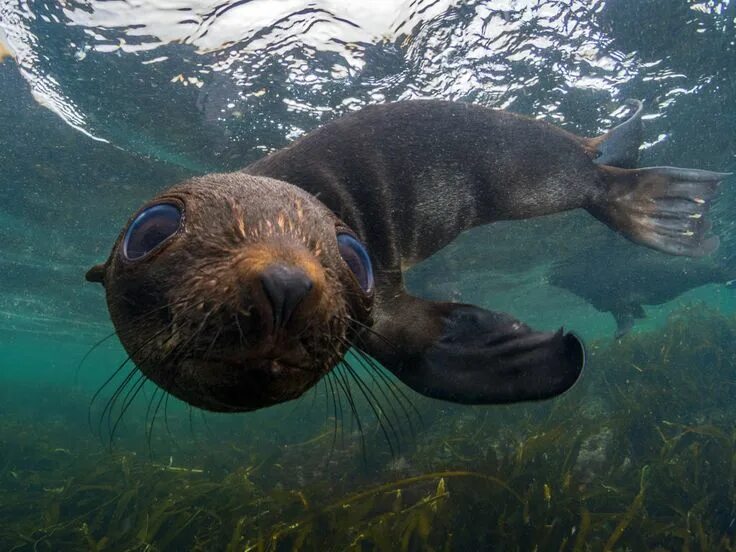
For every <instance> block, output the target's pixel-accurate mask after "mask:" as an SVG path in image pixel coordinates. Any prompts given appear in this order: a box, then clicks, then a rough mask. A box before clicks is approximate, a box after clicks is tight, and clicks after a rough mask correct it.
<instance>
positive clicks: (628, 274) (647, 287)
mask: <svg viewBox="0 0 736 552" xmlns="http://www.w3.org/2000/svg"><path fill="white" fill-rule="evenodd" d="M630 249H631V248H630V247H622V246H613V247H609V248H604V249H602V250H600V249H597V250H592V249H591V250H588V251H583V252H580V254H577V255H574V256H571V257H569V258H565V259H562V260H560V261H558V262H557V263H555V264H554V265H553V266H552V268H551V270H550V273H549V276H548V281H549V283H550V284H552V285H553V286H557V287H559V288H561V289H565V290H567V291H569V292H571V293H574V294H575V295H577V296H578V297H580V298H581V299H584V300H585V301H587V302H588V303H590V304H591V305H592V306H593V307H594V308H595V309H596V310H598V311H600V312H610V313H611V315H613V318H614V320H615V321H616V333H615V337H616V338H621V337H623V336H624V335H626V334H628V333H629V332H630V331H631V329H632V328H633V327H634V325H635V324H636V320H641V319H644V318H646V317H647V315H646V312H645V311H644V305H662V304H664V303H667V302H669V301H672V300H674V299H676V298H677V297H678V296H680V295H682V294H683V293H685V292H687V291H690V290H692V289H695V288H698V287H700V286H705V285H707V284H726V286H727V287H729V288H733V287H734V285H735V284H736V282H735V281H734V280H736V267H734V261H733V259H732V258H729V259H727V260H721V261H720V262H717V261H715V260H714V259H713V257H714V256H711V257H709V258H708V259H705V260H704V259H688V258H682V257H676V258H673V257H665V256H663V255H657V254H656V253H651V254H650V252H649V251H646V252H644V253H645V254H641V253H640V252H638V251H637V252H634V251H631V250H630ZM637 253H639V254H637ZM581 274H584V275H585V277H583V278H581V276H580V275H581Z"/></svg>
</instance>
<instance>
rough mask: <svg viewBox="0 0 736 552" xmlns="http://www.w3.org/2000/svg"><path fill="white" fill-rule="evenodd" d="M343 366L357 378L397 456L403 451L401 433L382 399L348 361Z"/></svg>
mask: <svg viewBox="0 0 736 552" xmlns="http://www.w3.org/2000/svg"><path fill="white" fill-rule="evenodd" d="M343 366H344V367H345V369H346V370H347V372H348V373H349V374H350V376H351V377H352V378H353V379H354V380H355V383H356V384H357V385H358V389H359V390H360V392H361V393H362V395H363V397H364V398H365V400H366V402H367V403H368V406H369V407H370V408H371V410H372V411H373V414H374V415H375V417H376V421H377V422H378V425H379V427H380V428H381V432H382V433H383V436H384V438H385V439H386V443H387V444H388V448H389V451H390V452H391V456H392V457H394V456H396V453H397V452H400V451H401V439H400V437H399V434H398V433H397V431H396V428H395V427H394V424H393V422H392V421H391V418H390V416H387V415H386V412H385V410H384V409H383V407H382V405H381V403H380V401H379V400H378V399H377V398H376V395H375V394H374V393H373V391H372V390H371V389H370V387H369V386H368V385H366V383H365V382H364V381H363V380H362V379H361V378H360V376H359V375H358V374H357V373H356V371H355V370H353V368H352V367H351V366H350V365H349V364H348V363H346V362H345V363H343ZM384 419H385V420H386V423H384V421H383V420H384ZM386 424H388V427H386ZM392 436H393V439H394V441H395V444H396V448H394V444H393V443H392V441H391V437H392Z"/></svg>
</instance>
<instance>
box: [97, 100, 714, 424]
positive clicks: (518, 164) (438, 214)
mask: <svg viewBox="0 0 736 552" xmlns="http://www.w3.org/2000/svg"><path fill="white" fill-rule="evenodd" d="M640 111H641V110H640V109H639V110H638V111H637V114H635V115H634V116H633V117H632V118H631V119H630V120H629V121H627V122H626V123H624V124H622V125H620V126H619V127H616V128H615V129H613V130H612V131H610V132H609V133H607V134H605V135H603V136H601V137H597V138H592V139H588V138H582V137H579V136H576V135H574V134H571V133H569V132H566V131H564V130H562V129H560V128H557V127H555V126H553V125H550V124H548V123H545V122H541V121H538V120H534V119H530V118H526V117H522V116H519V115H514V114H511V113H507V112H504V111H497V110H491V109H486V108H483V107H481V106H478V105H471V104H465V103H453V102H446V101H435V100H424V101H406V102H399V103H394V104H387V105H379V106H372V107H367V108H365V109H363V110H361V111H359V112H356V113H354V114H350V115H347V116H345V117H343V118H341V119H338V120H336V121H333V122H331V123H328V124H326V125H324V126H323V127H321V128H319V129H317V130H315V131H314V132H312V133H310V134H308V135H306V136H304V137H302V138H301V139H299V140H297V141H295V142H294V143H292V144H291V145H289V146H287V147H286V148H284V149H282V150H280V151H277V152H275V153H273V154H271V155H269V156H267V157H265V158H264V159H261V160H259V161H257V162H256V163H254V164H252V165H250V166H248V167H246V168H245V169H244V170H242V171H240V172H235V173H230V174H209V175H206V176H203V177H199V178H192V179H191V180H188V181H186V182H183V183H181V184H179V185H176V186H174V187H173V188H171V189H169V190H166V191H164V192H163V193H161V194H159V195H158V196H157V197H156V198H154V199H153V200H151V201H149V202H148V203H147V204H146V205H144V206H143V207H142V208H141V209H140V210H139V211H138V212H136V213H135V214H134V215H133V216H132V217H131V219H130V220H129V221H128V223H127V224H126V226H125V227H124V229H123V230H122V232H121V233H120V235H119V237H118V239H117V241H116V243H115V245H114V247H113V249H112V252H111V254H110V256H109V258H108V259H107V261H106V262H105V263H104V264H102V265H97V266H95V267H93V268H92V269H90V270H89V271H88V273H87V279H88V280H90V281H94V282H100V283H102V284H103V285H104V286H105V289H106V297H107V304H108V308H109V312H110V315H111V318H112V321H113V323H114V325H115V328H116V331H117V333H118V335H119V337H120V339H121V341H122V343H123V345H124V347H125V348H126V350H127V352H128V353H129V355H130V358H132V360H133V361H134V362H135V363H136V364H137V366H138V367H139V368H140V370H141V371H142V372H143V373H144V374H145V375H146V376H147V377H148V378H150V379H152V380H153V381H155V382H156V383H157V384H158V385H159V386H161V387H162V388H164V389H165V390H166V391H168V392H170V393H172V394H173V395H175V396H177V397H179V398H180V399H183V400H185V401H187V402H189V403H191V404H193V405H195V406H198V407H201V408H205V409H209V410H216V411H245V410H253V409H256V408H261V407H264V406H268V405H271V404H275V403H279V402H283V401H287V400H290V399H294V398H296V397H298V396H300V395H301V394H302V393H304V392H305V391H306V390H307V389H309V388H310V387H311V386H313V385H314V384H315V383H316V382H317V381H319V379H320V378H321V377H322V376H324V375H325V374H326V373H327V372H329V371H330V370H331V369H332V368H333V367H334V366H335V365H336V364H337V363H339V362H341V361H342V359H343V356H344V355H345V353H346V351H347V349H348V348H349V347H351V346H352V347H355V348H356V349H357V350H359V351H361V352H363V353H365V354H367V355H370V357H372V358H373V359H376V360H378V361H379V362H380V363H381V364H383V365H384V366H385V367H386V368H387V369H389V370H390V371H392V372H393V373H394V374H395V375H396V376H397V377H398V378H399V379H400V380H402V381H403V382H404V383H405V384H406V385H408V386H409V387H411V388H413V389H414V390H416V391H417V392H419V393H422V394H424V395H427V396H430V397H435V398H439V399H444V400H448V401H454V402H459V403H475V404H488V403H507V402H514V401H523V400H536V399H543V398H547V397H552V396H555V395H558V394H559V393H562V392H563V391H565V390H566V389H568V388H569V387H570V386H572V385H573V383H574V382H575V381H576V380H577V379H578V377H579V375H580V373H581V370H582V369H583V365H584V358H585V354H584V348H583V345H582V343H581V342H580V341H579V340H578V338H577V337H575V336H574V335H573V334H571V333H564V332H563V331H562V330H559V331H557V332H537V331H534V330H532V329H531V328H529V327H528V326H527V325H525V324H523V323H522V322H520V321H518V320H516V319H514V318H513V317H511V316H509V315H507V314H503V313H498V312H492V311H488V310H484V309H481V308H478V307H475V306H473V305H466V304H456V303H450V302H437V301H428V300H423V299H420V298H417V297H413V296H411V295H409V294H408V293H407V292H406V291H405V290H404V287H403V282H402V270H403V269H405V268H406V267H408V266H410V265H411V264H412V263H416V262H419V261H421V260H422V259H424V258H426V257H428V256H429V255H431V254H432V253H434V252H435V251H437V250H438V249H440V248H441V247H443V246H445V245H446V244H448V243H449V242H450V241H452V240H453V239H454V238H455V237H456V236H457V235H458V234H459V233H460V232H462V231H463V230H466V229H468V228H471V227H473V226H478V225H482V224H488V223H491V222H493V221H496V220H501V219H523V218H528V217H535V216H539V215H545V214H548V213H555V212H558V211H564V210H568V209H576V208H583V209H587V210H588V212H590V213H591V214H592V215H593V216H594V217H596V218H597V219H599V220H600V221H602V222H603V223H605V224H607V225H608V226H609V227H611V228H612V229H614V230H616V231H618V232H620V233H622V234H623V235H625V236H626V237H627V238H629V239H630V240H632V241H634V242H637V243H640V244H644V245H647V246H649V247H652V248H655V249H658V250H660V251H664V252H666V253H671V254H675V255H690V256H700V255H705V254H707V253H709V252H711V251H713V250H714V249H715V248H716V247H717V245H718V240H717V238H715V237H711V236H708V231H709V229H710V226H709V224H707V222H706V218H705V215H706V213H707V211H708V207H709V204H710V200H711V198H712V197H713V195H714V194H715V192H716V188H717V185H718V183H719V181H721V180H722V179H723V178H724V176H725V175H724V174H720V173H714V172H709V171H700V170H694V169H680V168H673V167H653V168H645V169H626V168H621V167H626V166H631V165H632V164H634V162H635V159H634V157H635V155H636V152H637V146H638V142H637V140H638V139H639V134H640V124H641V123H640V116H639V114H640ZM632 144H633V145H632ZM596 158H597V160H598V161H599V163H596V162H595V161H596ZM601 160H603V161H605V163H606V164H601V163H600V161H601Z"/></svg>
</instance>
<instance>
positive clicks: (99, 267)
mask: <svg viewBox="0 0 736 552" xmlns="http://www.w3.org/2000/svg"><path fill="white" fill-rule="evenodd" d="M84 277H85V278H86V279H87V281H88V282H96V283H98V284H102V285H103V286H104V285H105V265H104V264H96V265H95V266H93V267H92V268H90V269H89V270H88V271H87V274H85V275H84Z"/></svg>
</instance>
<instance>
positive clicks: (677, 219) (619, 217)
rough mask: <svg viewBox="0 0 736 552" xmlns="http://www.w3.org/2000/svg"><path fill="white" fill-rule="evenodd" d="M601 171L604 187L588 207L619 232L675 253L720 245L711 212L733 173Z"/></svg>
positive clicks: (696, 253) (654, 169) (699, 251)
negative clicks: (722, 183) (713, 233)
mask: <svg viewBox="0 0 736 552" xmlns="http://www.w3.org/2000/svg"><path fill="white" fill-rule="evenodd" d="M600 171H601V175H602V178H603V181H604V183H605V190H604V192H603V193H602V194H601V195H600V196H599V197H598V198H596V199H595V200H594V202H593V204H592V205H590V206H588V211H590V212H591V213H592V214H593V215H594V216H595V217H596V218H598V219H599V220H601V221H603V222H605V223H606V224H607V225H608V226H610V227H611V228H613V229H614V230H617V231H618V232H621V233H622V234H623V235H624V236H626V237H627V238H629V239H630V240H632V241H634V242H636V243H640V244H643V245H647V246H649V247H651V248H653V249H657V250H659V251H662V252H664V253H669V254H671V255H685V256H689V257H701V256H703V255H707V254H709V253H712V252H713V251H715V250H716V249H717V248H718V238H717V237H715V236H711V235H709V231H710V227H711V226H710V221H709V220H708V218H707V216H706V215H707V214H708V210H709V208H710V203H711V200H712V199H713V197H714V196H715V194H716V190H717V188H718V184H719V183H720V181H721V180H723V179H724V178H725V177H727V176H729V173H717V172H711V171H701V170H696V169H680V168H677V167H649V168H644V169H632V170H628V169H619V168H616V167H608V166H601V167H600Z"/></svg>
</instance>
